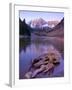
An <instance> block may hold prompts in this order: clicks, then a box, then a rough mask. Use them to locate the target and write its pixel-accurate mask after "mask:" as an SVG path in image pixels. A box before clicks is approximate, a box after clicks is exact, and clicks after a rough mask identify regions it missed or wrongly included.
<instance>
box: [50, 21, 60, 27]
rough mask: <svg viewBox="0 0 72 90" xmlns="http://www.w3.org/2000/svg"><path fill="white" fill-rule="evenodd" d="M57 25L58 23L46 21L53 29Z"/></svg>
mask: <svg viewBox="0 0 72 90" xmlns="http://www.w3.org/2000/svg"><path fill="white" fill-rule="evenodd" d="M58 23H59V21H57V20H54V21H48V26H49V27H51V28H53V27H55V26H56V25H57V24H58Z"/></svg>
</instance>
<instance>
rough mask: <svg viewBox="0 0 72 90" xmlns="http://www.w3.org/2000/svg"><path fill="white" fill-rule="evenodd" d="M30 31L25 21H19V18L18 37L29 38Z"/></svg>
mask: <svg viewBox="0 0 72 90" xmlns="http://www.w3.org/2000/svg"><path fill="white" fill-rule="evenodd" d="M32 30H33V29H32V28H31V27H30V26H28V25H27V24H26V22H25V19H24V20H23V21H21V19H20V18H19V35H26V36H30V35H31V31H32Z"/></svg>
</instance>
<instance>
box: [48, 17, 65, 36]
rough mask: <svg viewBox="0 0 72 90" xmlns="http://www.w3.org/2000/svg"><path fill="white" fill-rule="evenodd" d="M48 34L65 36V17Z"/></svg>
mask: <svg viewBox="0 0 72 90" xmlns="http://www.w3.org/2000/svg"><path fill="white" fill-rule="evenodd" d="M47 35H48V36H61V37H63V36H64V18H63V19H62V20H61V21H60V23H58V24H57V25H56V26H55V27H54V28H53V29H52V31H50V32H49V33H48V34H47Z"/></svg>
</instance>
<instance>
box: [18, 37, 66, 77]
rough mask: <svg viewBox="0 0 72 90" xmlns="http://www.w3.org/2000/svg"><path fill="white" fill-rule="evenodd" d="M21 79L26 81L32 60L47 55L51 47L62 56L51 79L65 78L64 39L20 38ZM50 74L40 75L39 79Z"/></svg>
mask: <svg viewBox="0 0 72 90" xmlns="http://www.w3.org/2000/svg"><path fill="white" fill-rule="evenodd" d="M19 42H20V44H19V79H24V75H25V73H26V72H27V71H28V70H29V68H30V67H31V63H32V60H34V59H35V58H37V57H38V56H40V55H42V54H44V53H47V52H48V49H49V48H50V47H54V48H56V50H58V51H59V52H60V54H61V57H62V58H61V62H60V65H59V66H57V68H55V69H54V71H53V73H52V75H51V77H63V76H64V39H63V38H61V37H47V36H32V37H20V38H19ZM47 77H49V76H48V74H45V75H44V74H39V75H38V76H37V78H47Z"/></svg>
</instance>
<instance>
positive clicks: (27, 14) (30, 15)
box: [19, 10, 64, 23]
mask: <svg viewBox="0 0 72 90" xmlns="http://www.w3.org/2000/svg"><path fill="white" fill-rule="evenodd" d="M19 17H20V19H21V20H22V21H23V19H25V20H26V23H28V22H29V21H30V20H34V19H38V18H43V19H44V20H45V21H54V20H58V21H60V20H61V19H62V18H63V17H64V13H63V12H38V11H24V10H20V11H19Z"/></svg>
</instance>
